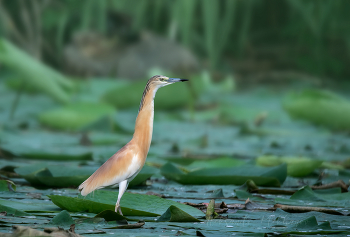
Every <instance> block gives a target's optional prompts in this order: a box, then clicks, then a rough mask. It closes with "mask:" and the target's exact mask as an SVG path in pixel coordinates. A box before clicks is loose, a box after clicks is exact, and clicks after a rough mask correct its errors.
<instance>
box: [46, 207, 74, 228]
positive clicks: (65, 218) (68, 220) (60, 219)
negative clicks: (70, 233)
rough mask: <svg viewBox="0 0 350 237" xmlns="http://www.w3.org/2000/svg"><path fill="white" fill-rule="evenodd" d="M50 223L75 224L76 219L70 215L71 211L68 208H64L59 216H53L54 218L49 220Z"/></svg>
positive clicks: (60, 224) (59, 224)
mask: <svg viewBox="0 0 350 237" xmlns="http://www.w3.org/2000/svg"><path fill="white" fill-rule="evenodd" d="M49 224H51V225H58V226H64V225H71V224H75V221H74V220H73V218H72V217H71V216H70V215H69V213H68V212H67V211H66V210H63V211H61V212H60V213H59V214H58V215H57V216H55V217H54V218H52V220H51V221H50V222H49Z"/></svg>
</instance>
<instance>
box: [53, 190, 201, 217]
mask: <svg viewBox="0 0 350 237" xmlns="http://www.w3.org/2000/svg"><path fill="white" fill-rule="evenodd" d="M117 197H118V192H111V191H103V190H97V191H95V192H94V193H92V194H89V195H88V196H86V197H82V196H80V195H79V197H78V198H72V197H65V196H58V195H50V196H49V198H51V200H52V202H53V203H54V204H56V205H57V206H59V207H60V208H62V209H65V210H68V211H73V212H77V211H88V212H92V213H100V212H101V211H104V210H114V208H115V203H116V201H117ZM171 205H174V206H177V207H179V208H180V209H181V210H183V211H186V212H187V213H188V214H190V215H193V216H200V215H202V212H201V211H199V210H198V209H196V208H194V207H191V206H187V205H184V204H180V203H177V202H174V201H171V200H167V199H163V198H160V197H157V196H153V195H142V194H133V193H124V195H123V198H122V199H121V203H120V206H121V209H122V212H123V214H124V215H126V216H157V215H161V214H163V213H164V212H165V211H166V210H167V209H168V208H169V207H170V206H171Z"/></svg>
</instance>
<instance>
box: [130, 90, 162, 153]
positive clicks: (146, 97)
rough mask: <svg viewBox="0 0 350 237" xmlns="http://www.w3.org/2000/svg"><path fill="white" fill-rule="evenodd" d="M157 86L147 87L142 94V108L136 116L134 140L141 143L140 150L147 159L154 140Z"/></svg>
mask: <svg viewBox="0 0 350 237" xmlns="http://www.w3.org/2000/svg"><path fill="white" fill-rule="evenodd" d="M146 90H147V91H146ZM156 91H157V88H147V86H146V89H145V91H144V94H143V96H142V101H141V105H140V110H139V113H138V115H137V118H136V123H135V132H134V136H133V140H135V142H136V144H139V148H140V151H141V153H142V156H144V159H146V156H147V153H148V150H149V147H150V145H151V141H152V133H153V117H154V100H153V99H154V96H155V93H156Z"/></svg>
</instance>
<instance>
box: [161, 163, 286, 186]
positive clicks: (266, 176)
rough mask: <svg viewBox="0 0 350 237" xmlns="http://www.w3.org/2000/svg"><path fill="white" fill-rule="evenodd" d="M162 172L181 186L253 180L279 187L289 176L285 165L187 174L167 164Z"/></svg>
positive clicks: (211, 170) (201, 171)
mask: <svg viewBox="0 0 350 237" xmlns="http://www.w3.org/2000/svg"><path fill="white" fill-rule="evenodd" d="M160 171H161V174H162V175H163V176H165V177H166V178H167V179H170V180H174V181H176V182H178V183H181V184H234V185H242V184H244V183H245V182H246V181H247V180H248V179H251V180H253V181H254V182H255V183H256V184H257V185H259V186H275V187H279V186H281V184H282V183H283V182H284V180H285V179H286V176H287V166H286V165H285V164H282V165H280V166H277V167H272V168H262V167H257V166H248V165H247V166H239V167H233V168H208V169H201V170H197V171H193V172H189V173H185V172H183V171H182V170H181V169H179V168H177V167H176V166H175V165H173V164H171V163H167V164H165V165H164V166H163V167H162V168H161V170H160Z"/></svg>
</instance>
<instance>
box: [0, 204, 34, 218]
mask: <svg viewBox="0 0 350 237" xmlns="http://www.w3.org/2000/svg"><path fill="white" fill-rule="evenodd" d="M0 212H7V215H13V216H30V214H28V213H26V212H23V211H20V210H17V209H15V208H12V207H9V206H5V205H1V204H0Z"/></svg>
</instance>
